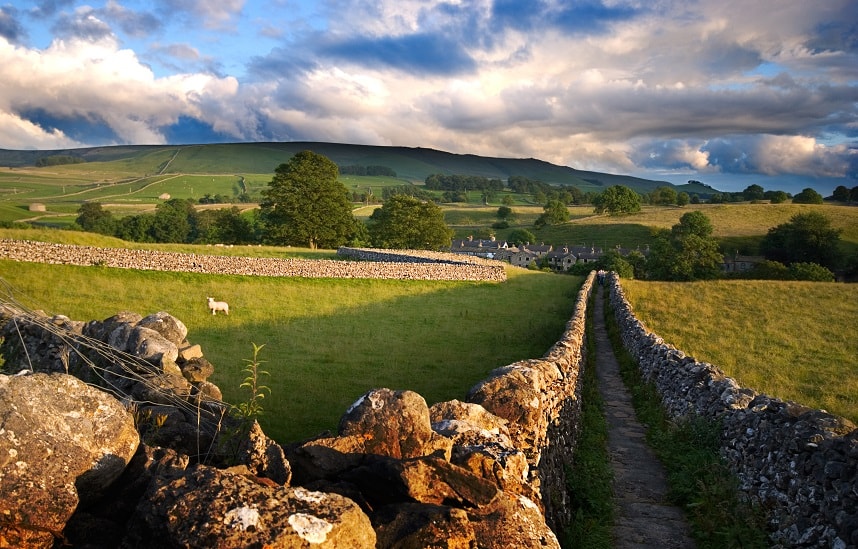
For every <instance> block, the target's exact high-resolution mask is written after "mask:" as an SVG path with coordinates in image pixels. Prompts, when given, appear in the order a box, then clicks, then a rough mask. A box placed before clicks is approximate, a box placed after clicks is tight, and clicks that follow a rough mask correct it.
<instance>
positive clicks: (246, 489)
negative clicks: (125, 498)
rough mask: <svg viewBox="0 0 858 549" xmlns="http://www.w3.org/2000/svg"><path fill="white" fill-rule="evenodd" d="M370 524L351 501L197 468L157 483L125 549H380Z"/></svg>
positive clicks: (139, 511) (137, 516)
mask: <svg viewBox="0 0 858 549" xmlns="http://www.w3.org/2000/svg"><path fill="white" fill-rule="evenodd" d="M375 542H376V536H375V532H374V530H373V529H372V524H371V523H370V520H369V518H368V517H367V516H366V515H365V514H364V513H363V512H362V511H361V510H360V508H359V507H358V506H357V505H356V504H355V503H354V502H352V501H351V500H349V499H346V498H344V497H342V496H339V495H336V494H325V493H321V492H311V491H308V490H306V489H303V488H290V487H281V486H277V487H272V486H269V485H267V484H264V483H259V482H256V481H254V480H253V479H252V478H249V477H246V476H243V475H237V474H233V473H229V472H225V471H220V470H217V469H214V468H211V467H206V466H204V465H199V466H196V467H194V468H192V469H190V470H189V471H188V473H187V474H185V475H184V476H182V477H181V478H178V479H170V478H167V479H164V480H158V479H156V481H155V482H153V483H152V484H151V485H150V488H149V490H148V492H147V494H146V496H144V498H143V499H142V500H141V502H140V505H139V507H138V509H137V512H136V514H135V517H134V521H133V523H132V525H131V528H130V532H129V535H128V536H127V538H126V540H125V542H124V544H123V547H129V548H130V547H135V548H138V549H146V548H152V549H156V548H161V547H165V546H167V547H219V548H222V549H229V548H231V547H235V548H242V549H243V548H246V547H263V546H264V547H271V548H278V547H280V548H292V547H309V546H313V547H316V546H318V547H321V548H343V549H346V548H349V549H351V548H360V547H367V548H372V547H375Z"/></svg>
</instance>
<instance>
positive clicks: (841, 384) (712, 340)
mask: <svg viewBox="0 0 858 549" xmlns="http://www.w3.org/2000/svg"><path fill="white" fill-rule="evenodd" d="M622 286H623V289H624V290H625V292H626V296H627V298H628V300H629V302H630V303H631V304H632V307H633V309H634V312H635V315H636V316H637V317H638V319H640V320H641V321H642V322H644V324H646V326H647V327H648V328H649V329H650V330H652V331H653V332H655V333H656V334H658V335H659V336H661V337H662V338H664V340H665V341H667V342H668V343H670V344H671V345H674V346H675V347H677V348H678V349H681V350H683V351H685V352H686V353H688V354H689V355H691V356H693V357H694V358H696V359H697V360H701V361H704V362H709V363H712V364H715V365H716V366H719V367H720V368H721V369H722V370H724V372H725V373H726V374H727V375H729V376H730V377H733V378H735V379H736V380H737V381H738V382H739V384H740V385H742V386H744V387H750V388H752V389H755V390H756V391H758V392H762V393H766V394H769V395H772V396H775V397H778V398H781V399H785V400H793V401H796V402H799V403H801V404H804V405H807V406H811V407H814V408H822V409H824V410H828V411H829V412H831V413H833V414H837V415H841V416H843V417H846V418H848V419H850V420H852V421H853V422H855V423H858V362H856V361H858V339H856V338H855V333H854V332H855V327H856V326H858V285H855V284H838V283H833V282H832V283H821V282H783V281H748V280H743V281H709V282H692V283H667V282H643V281H638V280H623V281H622Z"/></svg>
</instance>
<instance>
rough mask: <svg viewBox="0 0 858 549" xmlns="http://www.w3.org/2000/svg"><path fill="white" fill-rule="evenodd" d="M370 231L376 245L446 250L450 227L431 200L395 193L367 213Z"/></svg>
mask: <svg viewBox="0 0 858 549" xmlns="http://www.w3.org/2000/svg"><path fill="white" fill-rule="evenodd" d="M369 219H370V222H371V224H370V226H369V233H370V235H371V236H372V242H373V244H374V245H375V246H377V247H379V248H396V249H413V250H449V248H450V244H451V242H452V238H453V230H452V229H450V228H449V227H448V226H447V224H446V223H445V222H444V212H443V211H442V210H441V208H439V207H438V205H437V204H435V203H434V202H426V201H421V200H418V199H416V198H413V197H410V196H405V195H395V196H392V197H390V199H388V200H387V201H386V202H385V203H384V205H383V206H382V207H381V208H378V209H377V210H375V211H374V212H373V213H372V215H371V216H370V218H369Z"/></svg>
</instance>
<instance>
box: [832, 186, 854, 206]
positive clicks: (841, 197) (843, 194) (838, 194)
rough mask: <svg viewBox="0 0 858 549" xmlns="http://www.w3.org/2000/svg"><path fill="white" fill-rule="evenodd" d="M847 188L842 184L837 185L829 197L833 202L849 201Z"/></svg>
mask: <svg viewBox="0 0 858 549" xmlns="http://www.w3.org/2000/svg"><path fill="white" fill-rule="evenodd" d="M849 194H850V193H849V189H847V188H846V186H844V185H838V186H837V188H836V189H834V192H833V193H832V195H831V197H832V198H833V199H834V201H835V202H849Z"/></svg>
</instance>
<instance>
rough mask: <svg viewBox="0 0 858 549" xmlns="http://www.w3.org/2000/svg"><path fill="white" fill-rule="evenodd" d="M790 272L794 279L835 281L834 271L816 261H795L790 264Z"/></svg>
mask: <svg viewBox="0 0 858 549" xmlns="http://www.w3.org/2000/svg"><path fill="white" fill-rule="evenodd" d="M789 273H790V277H791V278H792V279H793V280H809V281H812V282H834V273H832V272H831V271H829V270H828V269H826V268H825V267H823V266H822V265H817V264H816V263H793V264H792V265H790V266H789Z"/></svg>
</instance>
